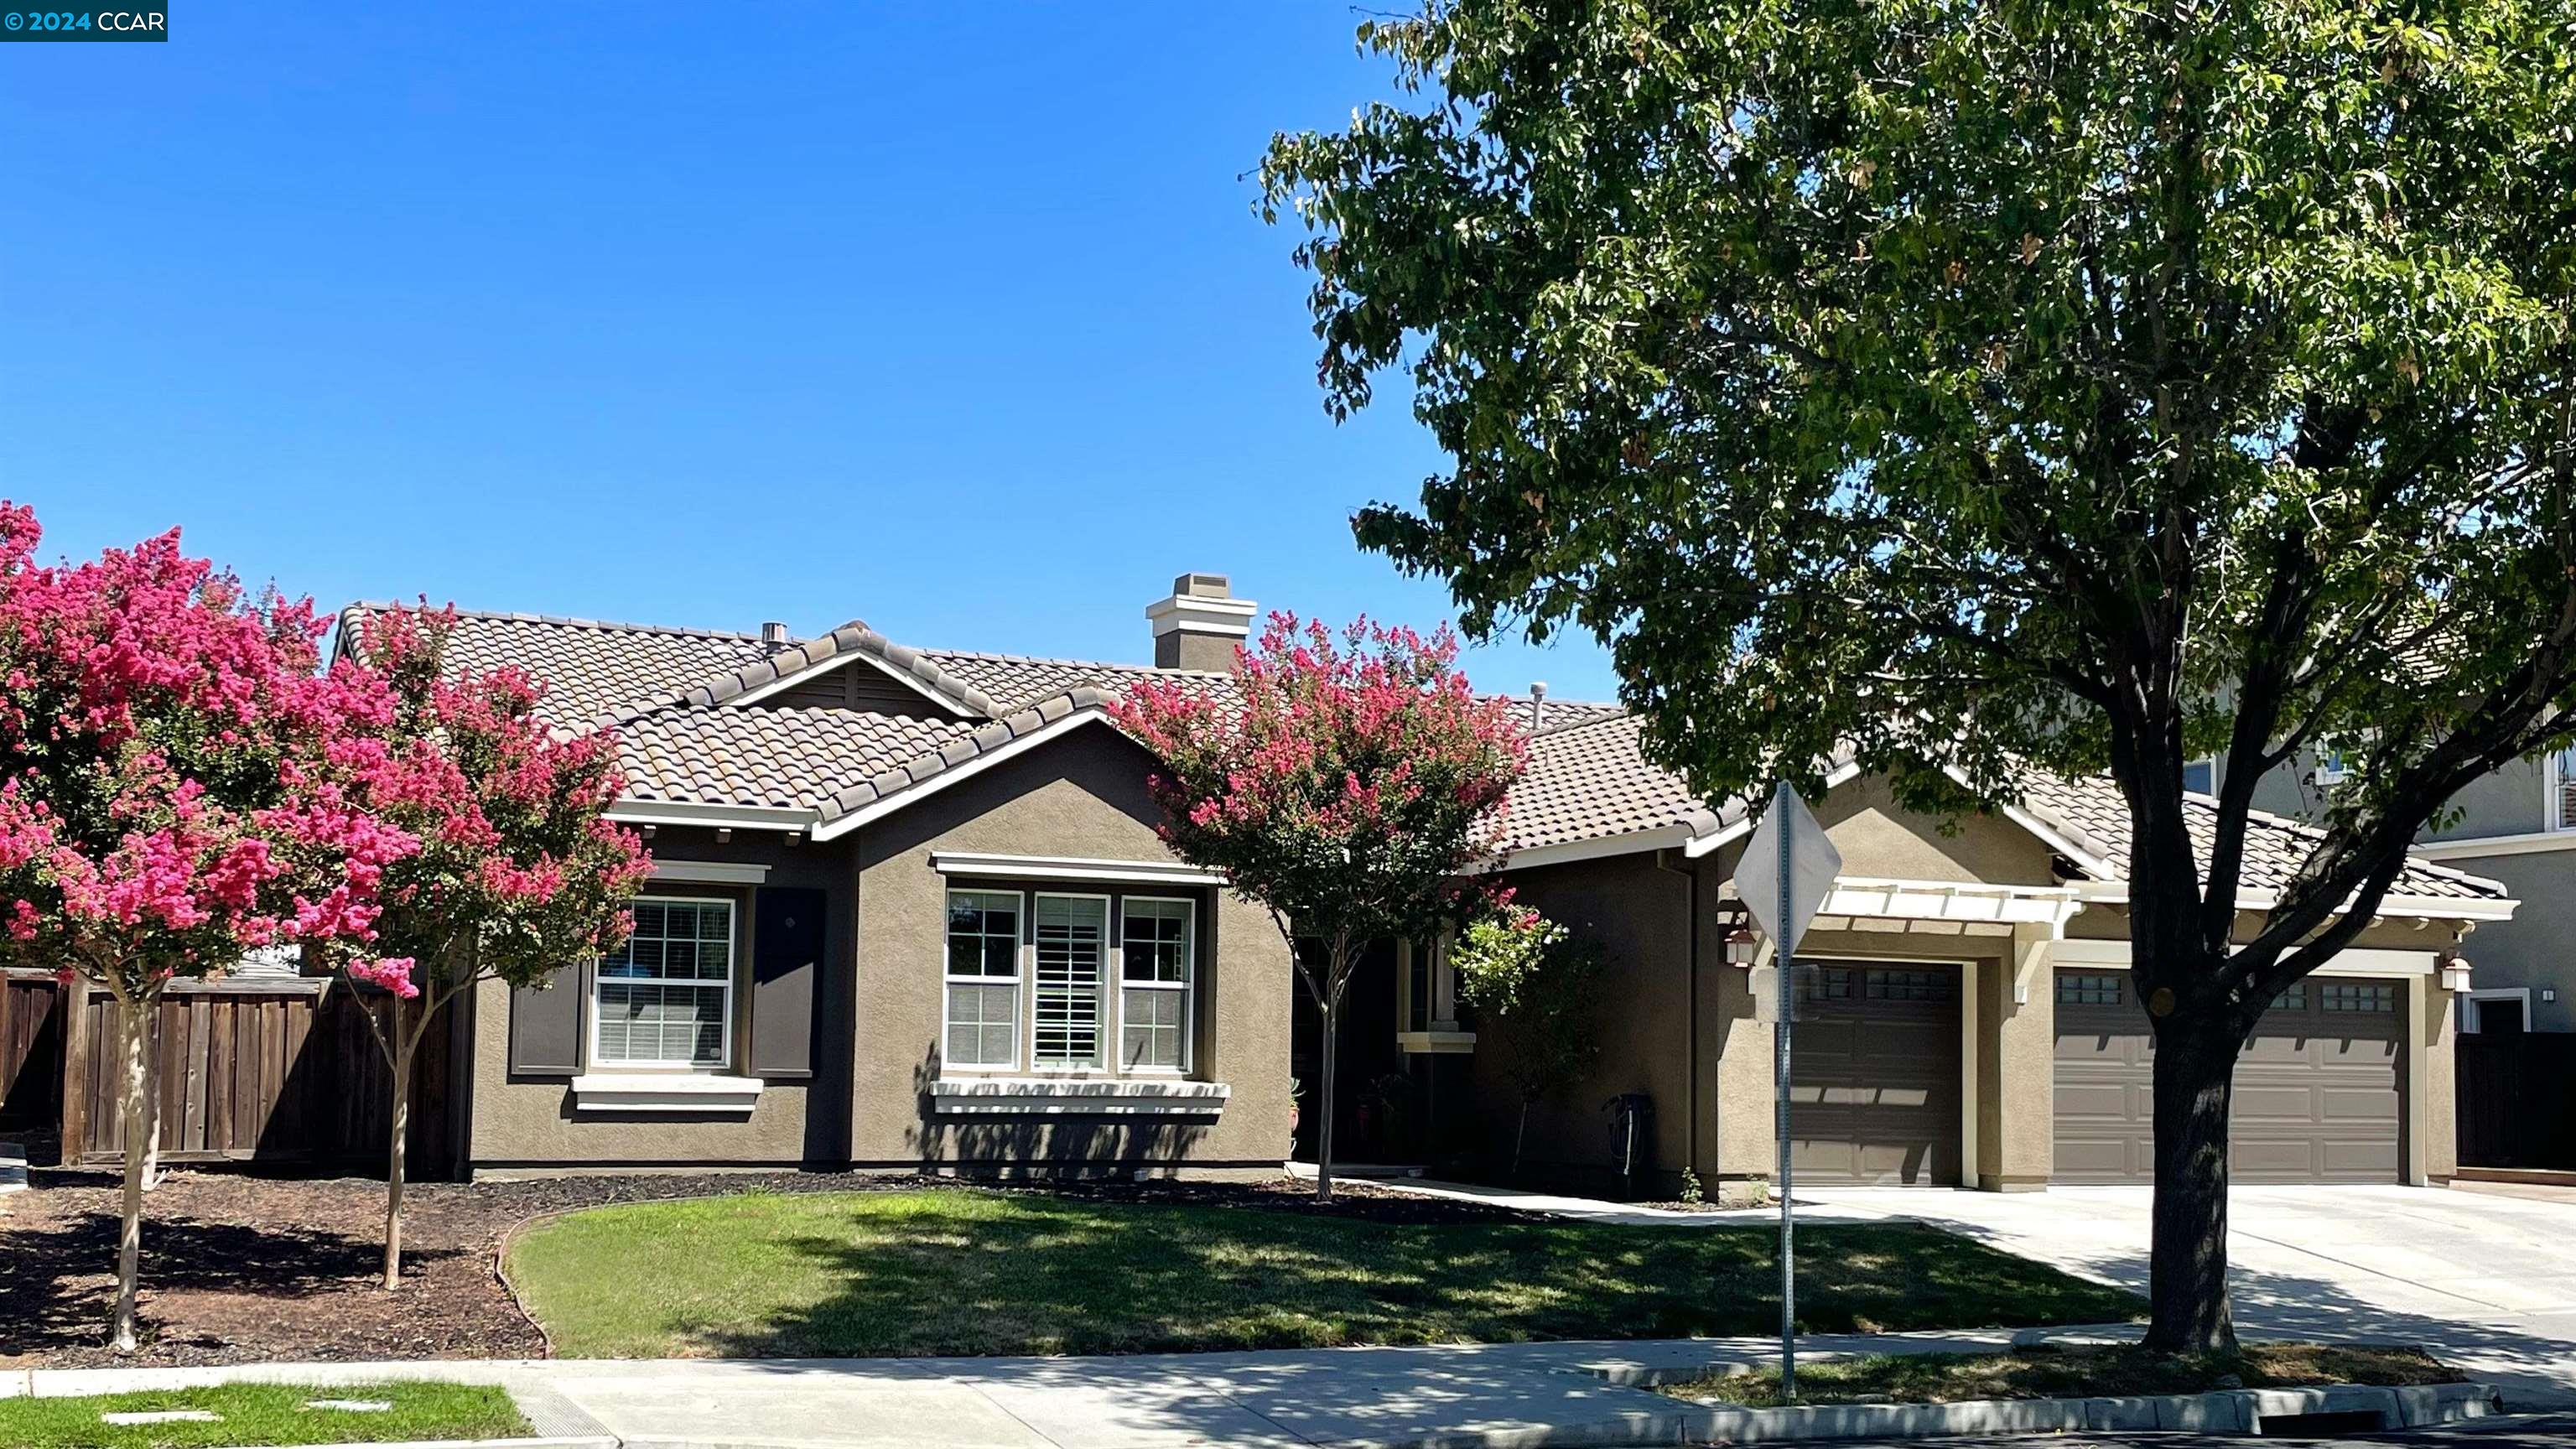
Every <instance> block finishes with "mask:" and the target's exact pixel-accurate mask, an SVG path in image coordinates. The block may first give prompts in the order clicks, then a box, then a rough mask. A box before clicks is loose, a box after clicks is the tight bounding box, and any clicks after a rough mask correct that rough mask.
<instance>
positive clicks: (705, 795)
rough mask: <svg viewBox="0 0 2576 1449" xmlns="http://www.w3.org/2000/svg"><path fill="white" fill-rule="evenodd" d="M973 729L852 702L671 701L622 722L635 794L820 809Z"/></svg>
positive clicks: (620, 747)
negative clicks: (816, 705)
mask: <svg viewBox="0 0 2576 1449" xmlns="http://www.w3.org/2000/svg"><path fill="white" fill-rule="evenodd" d="M973 728H974V726H973V724H972V723H971V722H969V721H962V720H948V719H933V718H928V717H924V716H912V715H892V714H877V713H873V712H871V711H867V710H854V709H783V708H781V709H680V708H674V709H663V710H656V711H653V712H650V713H647V714H643V715H639V716H637V717H635V718H632V719H629V720H626V721H624V722H623V723H621V724H619V725H617V726H616V734H617V754H618V762H619V764H620V765H621V766H622V767H623V768H624V769H625V772H626V779H627V785H626V793H627V795H628V796H629V797H630V798H632V799H636V800H643V801H654V802H674V803H686V804H694V805H758V806H770V807H774V808H778V809H796V810H817V809H820V808H821V807H822V805H823V803H824V802H825V801H826V800H829V799H830V798H831V797H832V795H833V793H834V792H835V791H837V790H840V789H842V788H844V787H846V786H849V785H852V784H855V783H858V782H862V781H866V780H869V779H872V778H874V777H876V776H877V775H879V774H881V773H882V772H884V771H886V770H889V769H892V768H895V767H897V766H900V765H901V764H903V763H904V762H906V761H908V760H911V759H913V758H915V757H917V756H919V755H921V754H923V753H924V752H926V751H933V750H936V749H938V748H939V747H940V746H941V744H943V743H945V742H947V741H949V740H952V739H956V738H959V737H961V736H963V735H965V734H967V733H968V732H969V731H971V730H972V729H973Z"/></svg>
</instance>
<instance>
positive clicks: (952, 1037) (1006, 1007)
mask: <svg viewBox="0 0 2576 1449" xmlns="http://www.w3.org/2000/svg"><path fill="white" fill-rule="evenodd" d="M947 991H948V1006H947V1012H948V1020H947V1028H946V1031H945V1032H944V1033H943V1036H944V1038H945V1040H946V1042H947V1055H946V1058H945V1059H946V1061H947V1063H948V1065H950V1066H955V1067H1005V1068H1007V1067H1015V1066H1018V1065H1019V1040H1020V896H1019V892H1017V891H950V892H949V893H948V982H947Z"/></svg>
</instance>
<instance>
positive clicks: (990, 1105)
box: [930, 1077, 1234, 1117]
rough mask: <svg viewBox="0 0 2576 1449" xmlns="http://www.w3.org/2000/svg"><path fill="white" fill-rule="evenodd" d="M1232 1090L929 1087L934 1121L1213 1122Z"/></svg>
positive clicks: (988, 1081)
mask: <svg viewBox="0 0 2576 1449" xmlns="http://www.w3.org/2000/svg"><path fill="white" fill-rule="evenodd" d="M1233 1095H1234V1089H1233V1088H1232V1087H1229V1086H1227V1085H1226V1084H1225V1083H1223V1082H1193V1081H1189V1080H1187V1079H1185V1078H1180V1077H1162V1078H1146V1079H1138V1078H1132V1077H1130V1078H1123V1079H1121V1078H1096V1077H1095V1078H1089V1079H1085V1078H1081V1077H943V1078H941V1079H940V1080H938V1081H936V1082H933V1083H931V1084H930V1110H931V1113H932V1115H934V1116H940V1117H1213V1116H1215V1115H1217V1114H1218V1113H1219V1112H1222V1111H1223V1110H1225V1104H1226V1101H1227V1099H1228V1098H1230V1097H1232V1096H1233Z"/></svg>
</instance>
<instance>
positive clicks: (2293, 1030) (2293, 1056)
mask: <svg viewBox="0 0 2576 1449" xmlns="http://www.w3.org/2000/svg"><path fill="white" fill-rule="evenodd" d="M2405 1004H2406V987H2405V983H2404V982H2400V981H2368V980H2361V979H2357V978H2350V977H2333V976H2317V977H2311V978H2309V979H2308V980H2306V981H2303V982H2300V983H2299V984H2298V985H2296V986H2293V987H2291V988H2290V989H2289V990H2288V991H2287V992H2285V993H2284V994H2283V995H2282V997H2281V1000H2280V1001H2279V1002H2278V1003H2277V1004H2275V1005H2274V1006H2273V1008H2272V1009H2271V1010H2270V1011H2268V1012H2265V1013H2264V1015H2263V1021H2262V1024H2261V1025H2260V1026H2258V1027H2256V1028H2255V1033H2254V1039H2253V1040H2252V1041H2250V1042H2248V1043H2246V1046H2245V1054H2244V1056H2243V1057H2242V1058H2241V1059H2240V1060H2239V1061H2238V1062H2237V1064H2236V1117H2235V1121H2234V1124H2233V1127H2232V1129H2231V1131H2230V1132H2229V1134H2228V1139H2229V1151H2228V1161H2229V1165H2230V1168H2231V1170H2232V1172H2233V1175H2234V1177H2235V1179H2236V1180H2237V1181H2240V1182H2395V1181H2397V1180H2399V1178H2400V1176H2401V1174H2402V1173H2403V1171H2404V1167H2405V1139H2404V1135H2403V1134H2404V1124H2405V1120H2406V1061H2405V1046H2404V1040H2405V1036H2404V1030H2403V1025H2402V1024H2403V1022H2404V1019H2405V1010H2404V1008H2405ZM2154 1070H2155V1044H2154V1039H2153V1038H2152V1037H2150V1036H2149V1035H2148V1033H2147V1026H2146V1014H2145V1012H2144V1010H2143V1009H2142V1008H2141V1007H2140V1006H2139V1005H2138V1003H2137V1000H2136V998H2135V997H2134V996H2133V995H2132V994H2131V992H2130V988H2129V973H2128V972H2126V971H2088V970H2083V969H2078V968H2064V967H2061V968H2060V969H2059V970H2058V972H2057V1102H2056V1106H2057V1128H2056V1157H2057V1161H2056V1167H2055V1171H2054V1172H2053V1174H2052V1180H2053V1181H2056V1182H2063V1183H2140V1182H2148V1181H2151V1180H2153V1178H2154V1176H2155V1156H2154V1151H2153V1144H2154V1131H2153V1124H2154V1113H2155V1099H2154V1096H2153V1090H2152V1080H2153V1073H2154Z"/></svg>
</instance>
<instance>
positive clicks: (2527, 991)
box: [2460, 986, 2536, 1035]
mask: <svg viewBox="0 0 2576 1449" xmlns="http://www.w3.org/2000/svg"><path fill="white" fill-rule="evenodd" d="M2490 1001H2512V1002H2518V1003H2520V1004H2521V1006H2522V1029H2523V1031H2524V1032H2525V1033H2529V1032H2531V1031H2534V1030H2536V1028H2534V1027H2533V1026H2532V1024H2531V988H2530V987H2528V986H2490V987H2487V988H2486V989H2484V990H2480V991H2472V992H2470V993H2469V1000H2468V1007H2469V1009H2468V1010H2467V1011H2464V1012H2462V1013H2461V1014H2460V1015H2461V1021H2460V1030H2462V1031H2464V1032H2467V1033H2469V1034H2471V1035H2484V1034H2485V1032H2486V1029H2487V1024H2486V1003H2487V1002H2490Z"/></svg>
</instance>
